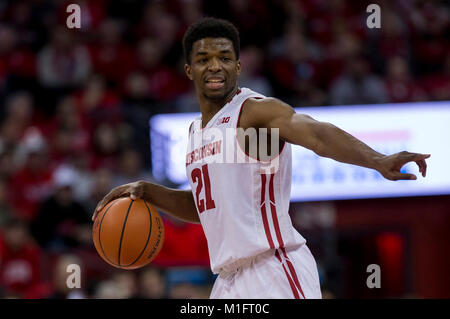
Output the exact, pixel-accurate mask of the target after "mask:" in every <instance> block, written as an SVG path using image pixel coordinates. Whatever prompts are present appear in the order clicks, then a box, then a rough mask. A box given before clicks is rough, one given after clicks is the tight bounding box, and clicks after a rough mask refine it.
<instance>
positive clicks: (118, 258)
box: [117, 200, 134, 266]
mask: <svg viewBox="0 0 450 319" xmlns="http://www.w3.org/2000/svg"><path fill="white" fill-rule="evenodd" d="M133 203H134V200H131V203H130V206H128V210H127V214H126V215H125V220H124V222H123V227H122V234H121V235H120V242H119V254H118V256H117V262H118V265H119V266H122V265H121V263H120V253H121V251H122V240H123V234H124V233H125V226H126V225H127V219H128V215H129V214H130V210H131V206H132V205H133Z"/></svg>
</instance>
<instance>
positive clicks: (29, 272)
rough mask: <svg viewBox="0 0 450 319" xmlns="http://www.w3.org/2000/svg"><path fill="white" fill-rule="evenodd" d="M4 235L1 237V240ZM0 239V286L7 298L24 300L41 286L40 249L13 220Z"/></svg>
mask: <svg viewBox="0 0 450 319" xmlns="http://www.w3.org/2000/svg"><path fill="white" fill-rule="evenodd" d="M2 235H3V236H2ZM2 235H0V286H2V287H4V289H5V290H6V295H7V296H8V295H9V296H16V297H19V298H23V297H24V296H25V295H26V294H27V292H28V291H30V290H31V289H33V288H34V287H35V286H36V285H37V284H39V282H40V258H41V252H40V250H39V248H38V247H37V246H36V245H35V244H34V242H33V241H32V240H31V238H30V235H29V233H28V229H27V226H26V224H25V223H24V222H22V221H20V220H18V219H13V220H10V221H9V222H8V224H7V225H6V227H5V228H4V230H3V234H2Z"/></svg>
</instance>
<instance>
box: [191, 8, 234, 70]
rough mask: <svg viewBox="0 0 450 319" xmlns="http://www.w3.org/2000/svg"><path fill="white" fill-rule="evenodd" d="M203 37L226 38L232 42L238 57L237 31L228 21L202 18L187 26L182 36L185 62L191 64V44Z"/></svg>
mask: <svg viewBox="0 0 450 319" xmlns="http://www.w3.org/2000/svg"><path fill="white" fill-rule="evenodd" d="M204 38H226V39H228V40H230V41H231V42H232V43H233V49H234V53H235V55H236V58H237V59H239V31H238V30H237V29H236V27H235V26H234V25H233V24H232V23H231V22H229V21H227V20H223V19H218V18H212V17H208V18H203V19H202V20H200V21H198V22H196V23H193V24H191V25H190V26H189V28H188V29H187V31H186V33H185V34H184V37H183V51H184V58H185V60H186V63H188V64H191V52H192V46H193V45H194V42H195V41H198V40H201V39H204Z"/></svg>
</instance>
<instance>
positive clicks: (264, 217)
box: [260, 174, 275, 249]
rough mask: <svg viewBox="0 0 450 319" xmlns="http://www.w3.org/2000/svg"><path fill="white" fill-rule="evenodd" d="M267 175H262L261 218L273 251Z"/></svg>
mask: <svg viewBox="0 0 450 319" xmlns="http://www.w3.org/2000/svg"><path fill="white" fill-rule="evenodd" d="M265 197H266V174H261V203H260V205H261V216H262V220H263V224H264V231H265V232H266V237H267V241H268V242H269V246H270V248H271V249H274V248H275V245H274V243H273V240H272V235H271V234H270V228H269V222H268V221H267V212H266V198H265Z"/></svg>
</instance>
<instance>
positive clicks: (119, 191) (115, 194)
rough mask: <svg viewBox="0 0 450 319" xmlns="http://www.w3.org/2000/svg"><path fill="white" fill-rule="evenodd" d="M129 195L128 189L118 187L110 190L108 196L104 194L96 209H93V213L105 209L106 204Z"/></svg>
mask: <svg viewBox="0 0 450 319" xmlns="http://www.w3.org/2000/svg"><path fill="white" fill-rule="evenodd" d="M126 195H129V190H128V187H126V186H125V185H124V186H119V187H116V188H114V189H113V190H111V191H110V192H109V193H108V194H106V196H105V197H103V199H102V200H101V201H100V202H99V203H98V204H97V207H96V208H95V211H97V212H98V211H100V210H102V209H103V207H105V205H106V204H108V203H109V202H110V201H113V200H115V199H117V198H120V197H123V196H126Z"/></svg>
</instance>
